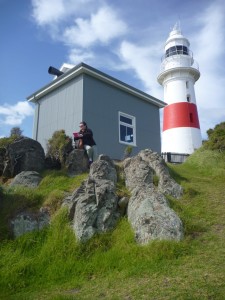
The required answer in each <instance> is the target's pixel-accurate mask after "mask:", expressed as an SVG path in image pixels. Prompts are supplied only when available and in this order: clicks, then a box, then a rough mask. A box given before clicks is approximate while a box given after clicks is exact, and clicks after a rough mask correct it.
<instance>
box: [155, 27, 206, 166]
mask: <svg viewBox="0 0 225 300" xmlns="http://www.w3.org/2000/svg"><path fill="white" fill-rule="evenodd" d="M189 46H190V43H189V41H188V39H187V38H185V37H184V36H183V35H182V32H181V30H180V26H179V24H176V25H175V26H174V28H173V29H172V31H171V32H170V34H169V37H168V39H167V41H166V44H165V54H164V55H163V57H162V62H161V69H160V74H159V76H158V78H157V79H158V82H159V83H160V84H161V85H162V86H163V88H164V102H166V103H167V106H165V108H164V111H163V128H162V150H161V152H162V155H163V157H164V158H167V159H166V160H167V161H171V157H176V159H175V160H177V162H181V161H183V160H184V159H185V157H187V156H188V155H190V154H192V153H193V152H194V150H195V149H197V148H199V147H200V146H201V144H202V138H201V131H200V125H199V119H198V111H197V105H196V99H195V90H194V84H195V82H196V81H197V80H198V79H199V77H200V72H199V69H198V65H197V63H196V61H194V59H193V54H192V52H191V50H190V49H189ZM168 157H169V159H168Z"/></svg>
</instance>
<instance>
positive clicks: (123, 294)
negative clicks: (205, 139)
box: [0, 149, 225, 300]
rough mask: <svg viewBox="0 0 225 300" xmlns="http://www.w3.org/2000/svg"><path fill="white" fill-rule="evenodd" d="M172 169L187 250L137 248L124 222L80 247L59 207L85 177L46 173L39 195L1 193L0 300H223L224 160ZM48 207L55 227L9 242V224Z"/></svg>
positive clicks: (181, 246)
mask: <svg viewBox="0 0 225 300" xmlns="http://www.w3.org/2000/svg"><path fill="white" fill-rule="evenodd" d="M169 168H170V170H171V174H172V176H173V177H174V178H175V179H176V180H177V181H178V182H179V183H180V184H181V185H182V186H183V187H184V190H185V193H184V196H183V197H182V199H180V200H175V199H173V198H171V197H170V198H169V202H170V204H171V207H172V208H173V209H174V210H175V211H176V212H177V214H178V215H179V216H180V218H181V219H182V221H183V224H184V228H185V239H184V240H183V241H182V242H166V241H154V242H151V243H149V244H148V245H146V246H139V245H137V244H136V243H135V241H134V235H133V232H132V230H131V228H130V225H129V224H128V222H127V220H126V219H125V218H124V219H122V220H121V221H120V222H119V224H118V226H117V228H116V229H115V230H114V231H113V232H110V233H107V234H104V235H101V236H96V237H95V238H93V239H92V240H90V241H89V242H87V243H86V244H79V243H78V242H77V241H76V239H75V237H74V234H73V232H72V230H71V228H70V224H69V221H68V218H67V212H66V211H65V210H64V209H58V207H59V204H60V201H61V199H62V198H63V196H64V195H65V193H66V192H70V191H71V190H73V189H74V188H75V187H76V186H78V185H79V183H80V181H81V180H82V179H83V178H84V177H85V175H83V177H82V178H80V177H76V178H68V177H66V175H65V174H63V172H48V173H46V174H44V176H45V178H44V180H43V181H42V183H41V185H40V186H39V187H38V188H37V189H36V190H35V192H33V191H32V192H31V191H29V190H27V189H17V190H9V191H7V192H6V191H2V193H3V201H2V203H1V212H0V234H1V246H0V299H7V300H8V299H16V300H19V299H21V300H24V299H32V300H36V299H68V300H69V299H124V300H128V299H129V300H133V299H221V300H222V299H224V298H225V296H224V295H225V205H224V204H225V154H224V153H223V154H221V153H218V152H215V151H214V152H213V151H206V150H205V151H204V150H202V149H200V150H198V151H196V152H195V154H193V155H192V156H191V157H190V158H189V159H188V160H187V161H186V162H185V163H184V164H182V165H169ZM15 195H16V196H15ZM43 203H45V205H49V207H50V208H51V210H52V213H53V214H54V217H53V220H52V223H51V226H50V227H49V228H47V229H44V230H42V231H40V232H36V233H30V234H26V235H24V236H22V237H21V238H18V239H17V240H10V239H9V238H8V236H7V231H6V227H5V225H4V224H5V223H4V222H5V218H6V216H7V215H9V214H10V212H11V211H12V210H14V209H17V208H18V207H20V206H21V205H23V206H26V207H27V206H28V207H31V208H32V206H36V207H38V206H40V205H42V204H43Z"/></svg>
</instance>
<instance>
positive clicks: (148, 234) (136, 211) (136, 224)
mask: <svg viewBox="0 0 225 300" xmlns="http://www.w3.org/2000/svg"><path fill="white" fill-rule="evenodd" d="M127 214H128V220H129V222H130V223H131V225H132V228H133V229H134V232H135V238H136V240H137V242H138V243H140V244H147V243H148V242H150V241H151V240H156V239H157V240H176V241H179V240H181V239H182V238H183V226H182V222H181V220H180V219H179V217H178V216H177V215H176V214H175V212H174V211H173V210H172V209H170V208H169V206H168V203H167V200H166V198H165V196H164V195H163V194H161V193H157V192H155V191H154V190H153V189H152V188H148V187H143V186H142V187H141V189H139V187H137V188H136V189H134V190H133V193H132V196H131V198H130V200H129V203H128V212H127Z"/></svg>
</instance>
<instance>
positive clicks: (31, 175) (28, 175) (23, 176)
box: [10, 171, 42, 188]
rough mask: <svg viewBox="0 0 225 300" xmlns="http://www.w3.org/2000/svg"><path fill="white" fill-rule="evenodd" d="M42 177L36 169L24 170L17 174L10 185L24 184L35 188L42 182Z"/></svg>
mask: <svg viewBox="0 0 225 300" xmlns="http://www.w3.org/2000/svg"><path fill="white" fill-rule="evenodd" d="M41 180H42V177H41V176H40V174H39V173H38V172H35V171H23V172H21V173H19V174H18V175H16V176H15V177H14V178H13V180H12V181H11V183H10V186H15V185H22V186H26V187H30V188H35V187H37V186H38V185H39V183H40V182H41Z"/></svg>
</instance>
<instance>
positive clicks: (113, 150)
mask: <svg viewBox="0 0 225 300" xmlns="http://www.w3.org/2000/svg"><path fill="white" fill-rule="evenodd" d="M61 70H63V71H64V70H65V72H64V73H63V72H59V73H60V74H59V76H58V77H56V78H55V79H54V80H53V81H51V82H50V83H49V84H47V85H46V86H44V87H42V88H41V89H39V90H38V91H36V92H34V93H33V94H32V95H30V96H29V97H27V100H28V101H30V102H33V103H35V116H34V127H33V139H35V140H37V141H38V142H40V143H41V145H42V146H43V148H44V149H45V150H46V145H47V142H48V140H49V139H50V138H51V137H52V135H53V133H54V132H55V131H56V130H61V129H64V130H65V132H66V134H67V135H69V136H71V138H72V137H73V132H75V131H78V130H79V123H80V121H82V120H83V121H85V122H87V125H88V127H90V128H91V129H92V131H93V133H94V139H95V141H96V144H97V147H98V153H99V154H106V155H109V156H110V157H111V158H113V159H121V158H122V157H123V155H124V151H125V149H126V147H127V146H132V148H133V149H132V154H136V153H138V152H139V151H140V150H142V149H147V148H150V149H152V150H153V151H156V152H158V153H160V151H161V137H160V116H159V109H160V108H163V107H164V106H165V103H164V102H163V101H160V100H159V99H156V98H154V97H152V96H150V95H148V94H146V93H144V92H142V91H140V90H138V89H136V88H134V87H132V86H130V85H128V84H125V83H124V82H122V81H120V80H118V79H116V78H114V77H111V76H109V75H107V74H105V73H103V72H100V71H99V70H97V69H94V68H93V67H91V66H89V65H87V64H84V63H80V64H79V65H76V66H74V67H72V68H63V67H62V68H61Z"/></svg>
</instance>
